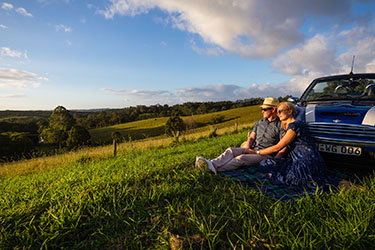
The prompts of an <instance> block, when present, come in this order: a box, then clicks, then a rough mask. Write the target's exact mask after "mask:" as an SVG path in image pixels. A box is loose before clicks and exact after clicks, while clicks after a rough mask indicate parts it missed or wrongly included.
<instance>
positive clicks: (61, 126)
mask: <svg viewBox="0 0 375 250" xmlns="http://www.w3.org/2000/svg"><path fill="white" fill-rule="evenodd" d="M74 124H75V120H74V118H73V116H72V115H71V114H70V113H69V111H68V110H66V108H64V107H63V106H58V107H56V108H55V110H54V111H53V112H52V114H51V116H50V118H49V127H50V128H52V129H54V130H64V131H68V130H69V129H71V127H73V125H74Z"/></svg>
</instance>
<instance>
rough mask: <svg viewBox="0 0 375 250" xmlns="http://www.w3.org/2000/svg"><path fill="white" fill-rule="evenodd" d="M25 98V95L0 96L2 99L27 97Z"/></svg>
mask: <svg viewBox="0 0 375 250" xmlns="http://www.w3.org/2000/svg"><path fill="white" fill-rule="evenodd" d="M25 96H26V95H25V94H4V95H0V98H2V99H7V98H21V97H25Z"/></svg>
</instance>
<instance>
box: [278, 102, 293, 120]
mask: <svg viewBox="0 0 375 250" xmlns="http://www.w3.org/2000/svg"><path fill="white" fill-rule="evenodd" d="M281 106H283V107H285V110H288V111H289V110H290V111H292V113H291V115H292V116H293V117H295V116H296V114H297V109H296V106H295V105H294V104H293V103H291V102H282V103H280V104H279V105H278V106H277V108H279V107H281Z"/></svg>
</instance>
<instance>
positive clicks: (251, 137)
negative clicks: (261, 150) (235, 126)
mask: <svg viewBox="0 0 375 250" xmlns="http://www.w3.org/2000/svg"><path fill="white" fill-rule="evenodd" d="M255 138H256V133H255V132H254V131H253V132H251V133H250V135H249V137H247V141H246V145H245V148H247V149H250V148H252V146H253V144H254V142H255Z"/></svg>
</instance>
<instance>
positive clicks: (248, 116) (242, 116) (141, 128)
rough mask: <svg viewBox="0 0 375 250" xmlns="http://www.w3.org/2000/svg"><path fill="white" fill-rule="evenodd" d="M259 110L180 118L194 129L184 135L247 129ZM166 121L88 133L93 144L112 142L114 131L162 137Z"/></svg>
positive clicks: (153, 120) (128, 135)
mask: <svg viewBox="0 0 375 250" xmlns="http://www.w3.org/2000/svg"><path fill="white" fill-rule="evenodd" d="M259 110H260V109H259V107H258V106H251V107H244V108H236V109H231V110H226V111H221V112H215V113H209V114H204V115H194V116H188V117H182V118H183V120H184V121H186V122H187V123H189V124H191V125H192V126H193V127H194V128H191V129H189V130H188V131H185V135H191V134H195V133H199V132H203V131H207V130H212V129H213V127H215V128H218V129H222V128H228V127H233V128H234V126H235V123H237V124H238V126H239V128H241V127H244V126H247V127H248V126H250V125H251V124H253V123H254V122H255V121H256V120H258V119H260V118H261V117H262V115H261V113H260V112H259ZM219 116H221V118H222V121H221V122H220V123H218V124H212V122H213V121H214V120H215V118H218V117H219ZM167 120H168V118H167V117H161V118H151V119H147V120H141V121H135V122H129V123H124V124H119V125H114V126H109V127H103V128H97V129H91V130H90V131H89V132H90V135H91V138H92V141H93V142H94V143H95V144H106V143H107V144H108V143H110V142H112V133H113V132H116V131H118V132H120V133H121V134H122V135H123V137H124V138H131V139H132V140H138V139H144V138H148V137H157V136H162V135H164V125H165V123H166V122H167Z"/></svg>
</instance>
